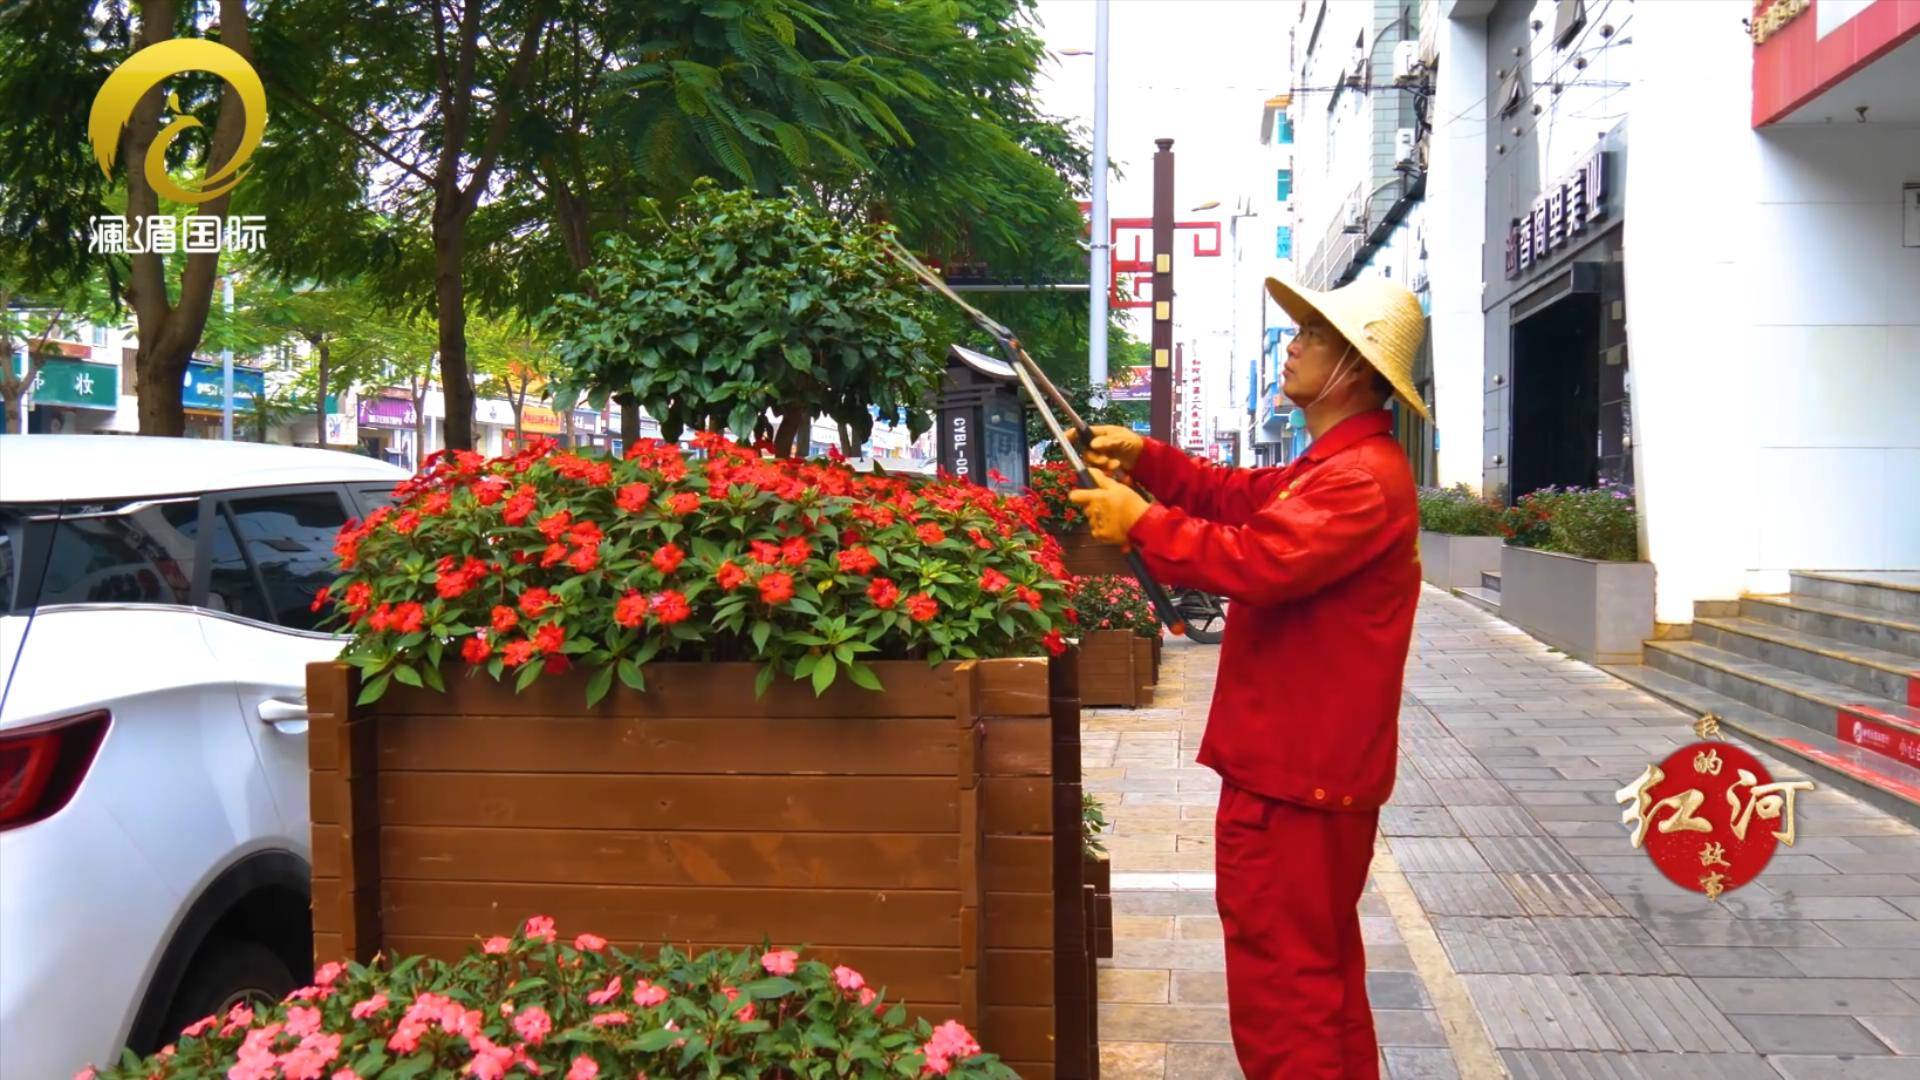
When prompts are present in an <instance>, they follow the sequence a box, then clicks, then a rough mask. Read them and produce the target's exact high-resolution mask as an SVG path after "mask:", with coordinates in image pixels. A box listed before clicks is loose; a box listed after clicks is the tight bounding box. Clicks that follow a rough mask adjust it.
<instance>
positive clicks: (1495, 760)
mask: <svg viewBox="0 0 1920 1080" xmlns="http://www.w3.org/2000/svg"><path fill="white" fill-rule="evenodd" d="M1165 655H1166V659H1167V663H1166V665H1165V668H1164V670H1163V676H1162V683H1161V687H1160V690H1159V691H1158V695H1157V698H1156V707H1155V708H1151V709H1140V710H1089V711H1088V713H1087V715H1086V720H1085V731H1084V735H1083V741H1082V745H1083V747H1084V756H1085V776H1086V783H1087V787H1088V789H1089V790H1090V791H1092V792H1094V793H1095V795H1096V796H1097V797H1099V798H1100V799H1101V801H1102V802H1103V804H1104V805H1105V808H1106V813H1107V816H1108V819H1109V821H1110V822H1111V823H1112V824H1111V832H1110V834H1109V835H1108V836H1107V837H1106V842H1107V846H1108V848H1109V850H1110V851H1111V853H1112V858H1113V879H1114V922H1115V927H1114V936H1115V943H1114V957H1113V959H1112V960H1110V961H1103V962H1102V966H1103V970H1102V971H1101V976H1100V977H1101V1002H1102V1005H1101V1021H1100V1030H1101V1035H1102V1038H1103V1044H1102V1048H1101V1065H1102V1076H1103V1077H1104V1078H1106V1080H1135V1078H1144V1077H1154V1078H1166V1080H1173V1078H1176V1077H1196V1078H1201V1077H1204V1078H1208V1080H1213V1078H1223V1077H1237V1076H1239V1075H1240V1073H1239V1070H1238V1069H1237V1068H1236V1067H1235V1066H1234V1064H1233V1053H1232V1047H1231V1045H1230V1044H1229V1042H1228V1034H1227V1020H1226V1011H1225V1005H1224V996H1225V995H1224V991H1225V981H1224V975H1223V970H1224V962H1223V954H1222V950H1221V945H1220V922H1219V918H1218V916H1217V914H1216V912H1215V910H1214V902H1213V893H1212V891H1211V889H1212V858H1213V855H1212V820H1213V819H1212V814H1213V802H1214V800H1215V798H1216V797H1217V793H1218V791H1219V781H1218V779H1217V778H1216V777H1214V775H1213V774H1212V773H1211V772H1209V771H1207V770H1205V769H1202V768H1200V767H1199V766H1197V765H1195V764H1193V756H1194V752H1195V750H1196V749H1197V747H1198V744H1199V739H1200V733H1201V730H1202V729H1203V727H1204V726H1205V720H1206V709H1207V701H1208V698H1209V697H1210V695H1211V692H1212V688H1213V680H1214V666H1215V664H1216V661H1217V657H1218V650H1217V649H1215V648H1210V647H1202V646H1195V645H1192V644H1190V643H1188V642H1185V641H1179V642H1170V643H1169V644H1168V646H1167V648H1166V650H1165ZM1691 719H1692V717H1690V716H1687V715H1684V714H1682V713H1680V712H1679V711H1677V710H1675V709H1673V708H1671V707H1669V706H1666V705H1664V704H1661V703H1658V702H1656V701H1654V700H1653V699H1651V698H1649V697H1647V696H1646V695H1644V694H1641V693H1640V692H1638V691H1636V690H1634V689H1632V688H1630V687H1628V686H1626V685H1625V684H1623V683H1620V682H1619V681H1617V680H1615V679H1613V678H1612V677H1610V676H1608V675H1606V674H1604V673H1602V672H1599V671H1596V670H1595V669H1593V668H1591V667H1589V666H1587V665H1585V664H1582V663H1579V662H1577V661H1574V660H1571V659H1569V658H1567V657H1565V656H1562V655H1559V654H1557V653H1555V652H1554V651H1552V650H1550V649H1548V648H1547V647H1546V646H1544V645H1541V644H1540V643H1538V642H1536V641H1534V640H1533V639H1532V638H1530V637H1527V636H1526V635H1525V634H1523V633H1521V632H1519V631H1518V630H1515V629H1513V628H1512V627H1510V626H1509V625H1507V624H1506V623H1504V622H1501V621H1500V620H1498V619H1495V618H1493V617H1491V616H1488V615H1485V614H1483V613H1481V612H1480V611H1478V610H1476V609H1474V608H1472V607H1469V606H1468V605H1466V604H1465V603H1463V602H1461V601H1459V600H1455V599H1453V598H1451V597H1448V596H1445V595H1444V594H1441V593H1439V592H1436V591H1433V590H1428V591H1427V593H1426V594H1425V596H1424V597H1423V598H1422V602H1421V608H1420V617H1419V622H1418V626H1417V631H1416V642H1415V647H1414V654H1413V656H1412V657H1411V658H1410V660H1409V663H1408V672H1407V684H1406V696H1405V698H1404V700H1403V707H1402V712H1401V731H1400V735H1401V750H1402V758H1401V770H1400V780H1399V783H1398V785H1397V786H1396V788H1395V792H1394V797H1393V800H1392V801H1391V802H1390V803H1389V804H1388V806H1387V807H1386V809H1385V810H1383V812H1382V815H1381V834H1382V836H1381V840H1380V842H1379V844H1378V846H1377V848H1376V853H1375V861H1374V867H1373V875H1372V879H1371V880H1370V882H1369V884H1368V889H1367V894H1366V896H1365V897H1364V898H1363V900H1362V904H1361V916H1362V919H1363V923H1364V927H1365V939H1366V941H1367V952H1368V985H1369V988H1370V990H1371V992H1372V998H1373V1004H1374V1009H1375V1022H1376V1025H1377V1027H1378V1029H1379V1034H1380V1041H1381V1045H1382V1058H1383V1065H1384V1068H1383V1072H1384V1074H1385V1075H1387V1076H1389V1077H1393V1078H1396V1080H1426V1078H1447V1077H1465V1078H1478V1077H1495V1076H1514V1077H1520V1078H1534V1077H1539V1078H1550V1077H1569V1078H1582V1080H1585V1078H1594V1080H1600V1078H1623V1080H1624V1078H1635V1077H1646V1078H1656V1077H1657V1078H1666V1077H1673V1078H1680V1077H1687V1078H1694V1077H1703V1078H1705V1077H1758V1078H1762V1080H1781V1078H1785V1080H1827V1078H1840V1077H1848V1078H1855V1077H1858V1078H1862V1080H1894V1078H1908V1077H1912V1078H1916V1080H1920V921H1916V918H1915V916H1916V915H1920V831H1916V830H1915V829H1914V828H1913V827H1911V826H1909V825H1907V824H1906V823H1904V822H1902V821H1899V820H1897V819H1895V818H1893V817H1891V816H1889V815H1887V814H1885V813H1883V812H1881V811H1879V810H1877V809H1874V808H1872V807H1870V806H1867V805H1865V804H1863V803H1860V802H1858V801H1857V800H1855V799H1853V798H1851V797H1849V796H1847V795H1845V794H1842V793H1840V792H1837V791H1830V790H1826V789H1824V788H1823V789H1819V790H1816V791H1814V792H1811V793H1808V794H1803V795H1801V796H1800V798H1799V800H1798V820H1799V833H1800V836H1799V840H1798V842H1797V843H1796V844H1795V845H1794V847H1793V848H1791V849H1788V848H1785V847H1782V848H1781V849H1780V850H1779V853H1778V854H1776V855H1775V857H1774V859H1773V861H1772V862H1771V863H1770V864H1769V865H1768V868H1767V870H1766V871H1765V872H1764V873H1763V874H1762V875H1761V877H1760V878H1759V880H1758V881H1756V882H1754V883H1753V884H1751V885H1749V886H1747V887H1745V888H1743V889H1740V890H1737V891H1735V892H1732V893H1728V894H1726V895H1724V896H1722V897H1721V899H1720V901H1719V902H1718V903H1717V904H1715V903H1710V902H1708V901H1707V900H1706V899H1705V898H1704V897H1703V896H1701V895H1699V894H1697V893H1690V892H1686V891H1683V890H1681V889H1680V888H1679V887H1677V886H1675V885H1673V884H1671V883H1670V882H1668V881H1667V880H1666V879H1665V878H1663V877H1661V876H1660V874H1659V871H1658V870H1657V869H1655V867H1654V866H1653V864H1652V862H1651V861H1650V860H1648V859H1647V857H1646V855H1645V853H1644V852H1640V851H1635V850H1633V849H1631V848H1630V847H1629V846H1628V844H1627V839H1626V834H1625V830H1624V827H1623V826H1622V825H1621V824H1620V820H1619V819H1620V807H1619V806H1618V805H1617V804H1616V803H1615V801H1614V791H1615V790H1616V789H1617V788H1619V787H1620V786H1622V785H1623V784H1625V783H1627V782H1628V781H1630V780H1632V779H1633V778H1634V777H1635V776H1637V775H1638V774H1639V772H1640V770H1641V769H1642V768H1643V767H1644V766H1645V765H1646V764H1648V763H1649V762H1650V761H1657V760H1659V759H1660V758H1662V757H1665V756H1666V754H1667V753H1669V752H1670V751H1672V750H1674V749H1676V748H1678V747H1679V746H1681V745H1684V744H1685V743H1687V742H1691V741H1693V740H1694V736H1693V733H1692V731H1691V729H1690V728H1689V726H1688V725H1689V722H1690V721H1691ZM1749 749H1754V748H1753V747H1749ZM1755 753H1756V754H1757V756H1759V757H1760V759H1761V760H1762V761H1763V762H1765V763H1766V765H1767V767H1768V769H1769V770H1771V771H1772V772H1773V774H1774V776H1775V778H1776V779H1781V778H1798V777H1800V776H1801V775H1803V774H1801V773H1799V772H1797V771H1796V770H1794V769H1792V768H1791V767H1790V766H1788V765H1786V764H1785V763H1783V762H1781V761H1779V760H1778V759H1775V758H1772V757H1770V756H1768V755H1766V754H1764V753H1760V752H1759V751H1758V750H1757V749H1755Z"/></svg>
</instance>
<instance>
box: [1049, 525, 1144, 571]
mask: <svg viewBox="0 0 1920 1080" xmlns="http://www.w3.org/2000/svg"><path fill="white" fill-rule="evenodd" d="M1057 539H1058V540H1059V541H1060V546H1061V548H1063V549H1064V553H1063V554H1062V556H1061V559H1062V561H1064V562H1065V563H1066V564H1067V573H1069V574H1072V575H1073V576H1075V577H1087V576H1090V575H1100V576H1106V577H1132V576H1133V567H1131V566H1129V565H1127V557H1126V556H1125V555H1124V554H1122V553H1121V551H1120V549H1119V548H1117V547H1114V546H1113V545H1112V544H1102V543H1100V542H1098V541H1096V540H1094V538H1093V534H1092V533H1089V532H1088V531H1087V527H1086V526H1085V525H1082V526H1080V527H1079V528H1077V529H1074V530H1073V531H1072V532H1069V533H1063V534H1060V535H1059V536H1058V537H1057Z"/></svg>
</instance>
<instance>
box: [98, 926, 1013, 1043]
mask: <svg viewBox="0 0 1920 1080" xmlns="http://www.w3.org/2000/svg"><path fill="white" fill-rule="evenodd" d="M929 1073H931V1074H938V1075H942V1076H948V1077H970V1078H989V1077H991V1078H1008V1077H1012V1076H1013V1075H1014V1074H1013V1072H1012V1071H1011V1070H1010V1069H1008V1068H1007V1067H1006V1066H1005V1065H1003V1064H1001V1063H1000V1061H999V1059H998V1058H996V1057H994V1056H993V1055H990V1054H983V1053H982V1052H981V1049H980V1047H979V1045H978V1044H977V1043H975V1042H974V1040H973V1037H972V1036H971V1035H970V1034H969V1033H968V1032H967V1030H966V1029H965V1028H964V1027H962V1026H961V1025H959V1024H958V1023H955V1022H951V1021H949V1022H947V1023H945V1024H942V1025H940V1026H939V1027H937V1028H936V1027H933V1026H932V1025H930V1024H928V1023H927V1021H925V1020H919V1021H916V1022H914V1023H911V1024H909V1023H907V1021H906V1013H905V1011H904V1010H903V1009H901V1008H900V1007H899V1006H891V1007H889V1006H888V1005H887V1004H886V1001H885V999H884V997H883V996H882V995H881V994H880V993H879V992H878V991H877V990H876V989H875V988H872V987H869V986H867V985H866V983H865V980H864V979H862V977H861V976H860V974H859V973H858V972H856V971H854V970H852V969H850V968H847V967H835V968H829V967H828V966H827V965H826V964H824V963H821V962H819V961H817V960H805V959H802V958H801V957H800V956H799V954H797V953H795V952H793V951H790V950H785V949H765V950H755V951H752V952H726V951H719V950H716V951H712V952H707V953H703V954H701V955H699V956H688V955H686V954H684V953H681V952H679V951H677V950H675V949H673V948H670V947H668V948H662V949H661V950H660V951H659V952H658V954H657V955H656V956H655V957H653V958H652V959H648V958H645V957H644V956H641V955H635V954H629V953H626V952H623V951H621V950H620V949H618V948H615V947H613V946H611V945H609V944H608V943H607V942H606V941H605V939H603V938H600V937H598V936H596V935H593V934H580V935H578V936H577V937H574V938H572V939H571V941H568V940H565V939H561V938H560V937H559V936H558V933H557V930H556V928H555V927H554V925H553V920H552V919H549V918H544V917H541V916H535V917H534V918H531V919H529V920H527V922H526V924H525V925H524V926H523V927H522V928H521V930H520V932H519V933H517V934H515V935H514V936H513V937H512V938H505V937H495V938H492V939H490V940H488V941H487V942H485V943H484V944H483V945H482V946H481V947H480V948H479V949H478V950H475V951H470V952H469V953H468V954H467V955H466V956H465V957H464V958H462V959H461V960H459V961H458V962H456V963H452V964H447V963H442V962H440V961H437V960H432V959H428V958H425V957H417V956H416V957H409V958H407V959H403V960H398V961H397V962H386V961H384V960H380V961H376V962H375V964H374V965H373V966H371V967H363V966H361V965H359V964H338V963H333V964H324V965H322V966H321V967H320V969H319V970H318V971H317V972H316V973H315V977H314V985H312V986H309V987H307V988H305V989H302V990H297V991H295V992H294V993H293V994H291V995H289V996H288V997H287V999H286V1000H284V1001H282V1002H280V1003H278V1004H276V1005H274V1006H273V1007H272V1008H268V1009H258V1010H256V1009H253V1008H249V1007H248V1006H246V1005H240V1006H236V1007H235V1008H234V1009H233V1010H232V1011H231V1012H229V1013H228V1014H226V1015H225V1016H209V1017H206V1018H205V1019H202V1020H199V1021H196V1022H194V1023H193V1024H191V1025H189V1026H188V1027H187V1028H186V1030H185V1031H183V1032H181V1033H180V1037H179V1039H178V1041H177V1042H175V1043H173V1044H172V1045H170V1046H168V1047H167V1048H165V1049H163V1050H161V1051H160V1052H159V1053H158V1054H155V1055H154V1056H152V1057H150V1058H147V1059H145V1060H137V1059H135V1058H133V1056H132V1055H131V1054H129V1055H127V1056H126V1057H125V1059H123V1060H122V1062H121V1063H119V1064H118V1065H115V1066H114V1067H112V1068H109V1069H107V1070H105V1071H104V1072H100V1073H97V1074H96V1073H95V1072H94V1071H93V1070H92V1069H87V1070H83V1071H82V1072H81V1074H80V1076H81V1077H82V1078H87V1080H92V1078H93V1077H95V1076H98V1077H101V1078H104V1080H146V1078H151V1077H165V1078H168V1080H216V1078H227V1080H267V1078H270V1077H271V1078H277V1077H283V1076H284V1077H286V1078H287V1080H319V1078H323V1077H325V1078H330V1080H378V1078H382V1077H386V1078H393V1080H399V1078H402V1077H422V1076H448V1077H451V1076H455V1075H459V1076H474V1077H481V1078H499V1077H506V1076H510V1075H511V1076H515V1077H531V1076H536V1075H537V1076H545V1077H551V1078H553V1080H561V1078H565V1080H595V1078H597V1077H602V1076H604V1077H609V1078H612V1077H622V1078H625V1077H632V1076H651V1077H656V1078H660V1077H694V1076H700V1077H714V1076H727V1077H765V1078H769V1080H771V1078H788V1077H795V1078H797V1077H815V1076H851V1077H872V1078H878V1077H888V1076H891V1077H898V1076H915V1075H925V1074H929Z"/></svg>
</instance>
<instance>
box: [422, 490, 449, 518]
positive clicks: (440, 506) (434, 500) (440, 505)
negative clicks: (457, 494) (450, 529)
mask: <svg viewBox="0 0 1920 1080" xmlns="http://www.w3.org/2000/svg"><path fill="white" fill-rule="evenodd" d="M452 505H453V494H452V493H451V492H446V491H436V492H434V493H433V494H431V495H429V496H427V498H426V501H425V502H423V503H421V504H420V512H421V513H422V514H425V515H426V516H428V517H439V516H440V515H441V514H444V513H446V512H447V507H449V506H452Z"/></svg>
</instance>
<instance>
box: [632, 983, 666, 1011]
mask: <svg viewBox="0 0 1920 1080" xmlns="http://www.w3.org/2000/svg"><path fill="white" fill-rule="evenodd" d="M665 1000H667V988H666V987H664V986H655V985H653V984H652V983H650V982H648V981H647V980H645V979H641V980H640V981H639V982H637V983H635V984H634V986H633V1003H634V1004H635V1005H638V1006H640V1007H641V1008H643V1009H650V1008H652V1007H654V1006H655V1005H658V1004H660V1003H661V1002H663V1001H665Z"/></svg>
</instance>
